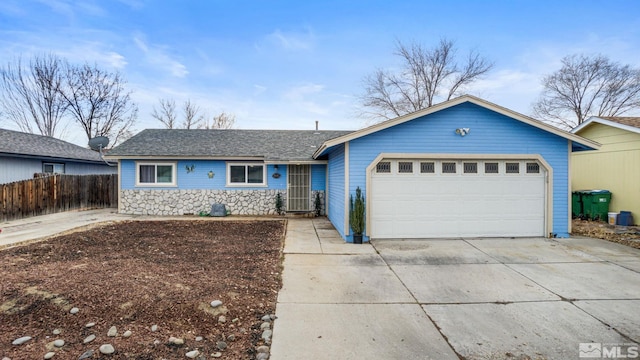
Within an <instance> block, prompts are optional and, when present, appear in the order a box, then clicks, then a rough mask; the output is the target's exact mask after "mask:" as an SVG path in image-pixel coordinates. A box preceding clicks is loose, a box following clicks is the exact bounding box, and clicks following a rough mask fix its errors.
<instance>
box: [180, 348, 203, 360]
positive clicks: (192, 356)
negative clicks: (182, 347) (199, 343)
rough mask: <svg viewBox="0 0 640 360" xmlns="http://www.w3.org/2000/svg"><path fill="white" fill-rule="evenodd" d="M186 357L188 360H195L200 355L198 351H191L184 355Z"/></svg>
mask: <svg viewBox="0 0 640 360" xmlns="http://www.w3.org/2000/svg"><path fill="white" fill-rule="evenodd" d="M184 355H185V356H186V357H188V358H189V359H195V358H196V357H197V356H198V355H200V351H198V350H191V351H189V352H188V353H186V354H184Z"/></svg>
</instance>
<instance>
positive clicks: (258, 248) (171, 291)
mask: <svg viewBox="0 0 640 360" xmlns="http://www.w3.org/2000/svg"><path fill="white" fill-rule="evenodd" d="M284 231H285V224H284V221H280V220H266V221H216V220H193V221H149V222H143V221H141V222H136V221H129V222H121V223H116V224H111V225H104V226H100V227H96V228H93V229H90V230H87V231H82V232H76V233H72V234H67V235H63V236H59V237H55V238H51V239H49V240H46V241H43V242H38V243H34V244H30V245H26V246H21V247H14V248H9V249H6V250H2V251H0V276H1V279H2V281H1V288H0V358H2V357H5V356H6V357H9V358H11V359H12V360H22V359H42V358H43V356H44V354H45V353H47V352H48V351H51V350H52V349H53V351H55V352H56V355H55V356H54V359H73V360H76V359H78V357H79V356H80V355H81V354H83V353H84V352H85V351H87V350H89V349H91V350H94V351H95V354H94V355H93V357H91V358H90V359H107V358H109V359H154V360H155V359H186V357H185V354H186V353H187V352H189V351H191V350H196V349H197V350H199V351H200V353H201V354H203V355H204V357H203V358H206V359H212V357H211V354H215V353H216V352H221V353H222V356H221V357H220V358H221V359H254V358H255V355H256V350H255V349H256V347H257V346H260V345H263V344H264V342H263V340H261V334H262V330H261V329H260V325H261V323H262V321H261V318H262V317H263V316H264V315H266V314H273V313H274V312H275V303H276V296H277V292H278V290H279V289H280V287H281V256H282V246H283V240H284ZM213 300H221V301H222V302H223V305H222V306H220V307H218V308H215V309H214V308H212V307H211V305H210V303H211V301H213ZM73 307H77V308H78V309H79V310H80V311H79V312H78V313H77V314H75V315H73V314H71V313H70V309H71V308H73ZM220 316H223V317H224V319H221V318H220ZM92 322H93V323H95V326H93V327H90V328H88V327H86V324H88V323H92ZM152 325H157V326H158V330H157V331H156V332H152V331H151V326H152ZM111 326H116V328H117V331H118V335H117V336H116V337H107V331H108V329H109V328H110V327H111ZM54 329H60V330H61V334H60V335H54V334H53V333H52V332H53V330H54ZM127 330H130V331H131V332H132V335H131V336H130V337H124V336H122V335H123V333H124V332H125V331H127ZM91 334H95V335H96V339H95V340H94V341H92V342H90V343H88V344H83V340H84V339H85V338H86V337H87V336H89V335H91ZM22 336H31V337H33V339H32V340H30V341H28V342H26V343H25V344H23V345H19V346H16V345H12V341H13V340H15V339H17V338H19V337H22ZM170 337H176V338H181V339H183V340H184V344H183V345H175V344H172V343H170V342H169V338H170ZM196 337H202V338H203V339H202V340H200V341H196ZM56 339H63V340H64V341H65V344H64V346H62V347H61V348H55V349H54V346H53V345H52V342H53V341H54V340H56ZM220 341H224V342H225V343H226V348H225V349H224V350H220V349H219V346H220V345H221V344H219V342H220ZM106 343H108V344H112V345H113V347H114V348H115V351H116V352H115V353H114V354H112V355H101V354H100V352H99V351H98V348H99V347H100V345H102V344H106Z"/></svg>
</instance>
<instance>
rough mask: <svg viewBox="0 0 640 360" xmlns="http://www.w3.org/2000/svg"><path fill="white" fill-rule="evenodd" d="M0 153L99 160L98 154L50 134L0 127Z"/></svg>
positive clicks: (100, 160) (89, 160) (90, 160)
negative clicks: (30, 132) (44, 134)
mask: <svg viewBox="0 0 640 360" xmlns="http://www.w3.org/2000/svg"><path fill="white" fill-rule="evenodd" d="M0 154H4V155H9V156H28V157H42V158H49V159H63V160H77V161H88V162H100V163H102V162H103V160H102V158H101V157H100V154H99V153H97V152H95V151H93V150H90V149H86V148H83V147H81V146H78V145H75V144H72V143H69V142H66V141H63V140H60V139H56V138H53V137H50V136H43V135H36V134H29V133H24V132H19V131H13V130H7V129H0Z"/></svg>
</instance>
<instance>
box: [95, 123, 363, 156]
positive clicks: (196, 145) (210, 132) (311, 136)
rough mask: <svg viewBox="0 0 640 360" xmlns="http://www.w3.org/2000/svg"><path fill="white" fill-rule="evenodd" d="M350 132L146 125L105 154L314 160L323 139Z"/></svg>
mask: <svg viewBox="0 0 640 360" xmlns="http://www.w3.org/2000/svg"><path fill="white" fill-rule="evenodd" d="M350 132H351V131H323V130H318V131H314V130H239V129H189V130H186V129H146V130H143V131H141V132H140V133H138V134H136V135H135V136H133V137H131V138H130V139H128V140H127V141H125V142H124V143H122V144H121V145H119V146H117V147H115V148H114V149H112V150H111V151H109V153H108V154H107V155H106V156H105V157H107V158H109V159H119V158H205V159H213V158H217V159H233V158H236V159H256V160H264V161H313V160H314V159H313V158H312V157H311V155H312V154H313V152H314V151H315V150H316V149H317V148H318V147H319V146H320V145H321V144H322V143H324V142H325V141H327V140H329V139H332V138H335V137H338V136H343V135H345V134H348V133H350Z"/></svg>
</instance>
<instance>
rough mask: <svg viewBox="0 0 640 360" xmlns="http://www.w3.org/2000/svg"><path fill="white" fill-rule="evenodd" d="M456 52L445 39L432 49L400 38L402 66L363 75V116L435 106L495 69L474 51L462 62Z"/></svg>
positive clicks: (383, 116) (377, 116) (382, 116)
mask: <svg viewBox="0 0 640 360" xmlns="http://www.w3.org/2000/svg"><path fill="white" fill-rule="evenodd" d="M456 53H457V51H456V48H455V46H454V43H453V42H452V41H449V40H446V39H442V40H440V42H439V44H438V45H437V46H435V47H434V48H432V49H426V48H424V47H423V46H422V45H420V44H417V43H412V44H410V45H405V44H403V43H401V42H400V41H398V42H397V44H396V52H395V55H397V56H399V57H400V58H401V59H402V68H401V70H400V71H399V72H397V73H392V72H390V71H388V70H377V71H376V72H375V73H374V74H373V75H369V76H367V77H365V78H364V80H363V83H364V92H363V94H362V95H361V96H360V102H361V105H362V107H363V111H362V113H361V115H362V116H365V117H371V118H374V119H390V118H393V117H398V116H401V115H404V114H407V113H410V112H414V111H418V110H421V109H424V108H427V107H430V106H433V105H435V103H436V101H438V99H443V100H449V99H451V98H452V97H453V96H455V95H457V94H458V93H459V92H460V91H461V90H462V89H464V88H465V87H466V86H467V85H469V84H471V83H473V82H474V81H476V80H478V79H480V78H482V76H484V75H485V74H486V73H487V72H489V71H490V70H491V69H492V68H493V63H491V62H490V61H488V60H487V59H485V58H483V57H481V56H480V55H479V54H478V53H477V52H473V51H472V52H470V53H469V56H468V58H467V60H466V63H464V64H462V65H459V64H458V61H457V60H456Z"/></svg>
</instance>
